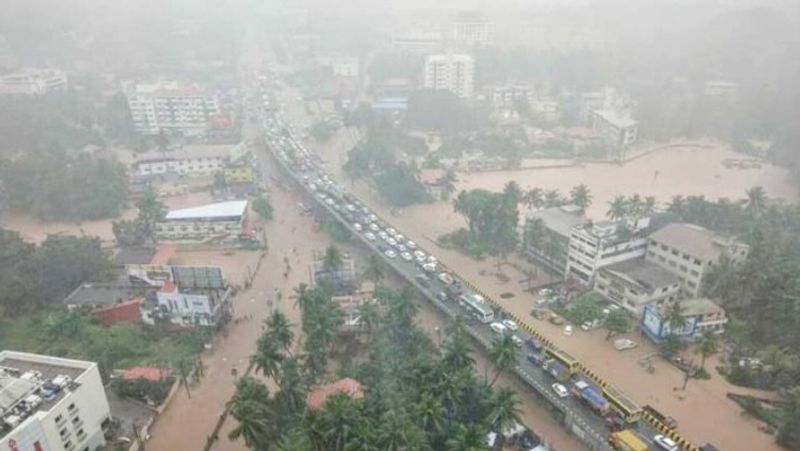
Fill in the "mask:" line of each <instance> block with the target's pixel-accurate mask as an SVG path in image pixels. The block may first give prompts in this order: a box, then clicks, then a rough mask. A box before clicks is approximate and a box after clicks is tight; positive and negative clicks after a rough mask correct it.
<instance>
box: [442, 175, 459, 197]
mask: <svg viewBox="0 0 800 451" xmlns="http://www.w3.org/2000/svg"><path fill="white" fill-rule="evenodd" d="M457 182H458V176H457V175H456V171H455V170H453V168H449V169H448V170H446V171H445V172H444V175H442V178H441V180H440V181H439V183H440V184H441V186H442V200H448V199H450V195H451V194H453V193H454V192H455V191H456V183H457Z"/></svg>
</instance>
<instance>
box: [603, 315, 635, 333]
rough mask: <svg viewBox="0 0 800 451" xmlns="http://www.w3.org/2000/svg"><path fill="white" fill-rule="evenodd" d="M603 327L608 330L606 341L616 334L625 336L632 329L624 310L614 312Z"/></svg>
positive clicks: (607, 317)
mask: <svg viewBox="0 0 800 451" xmlns="http://www.w3.org/2000/svg"><path fill="white" fill-rule="evenodd" d="M603 326H604V327H605V328H606V329H608V333H607V334H606V340H608V339H609V338H611V336H612V335H614V334H624V333H625V332H627V331H628V329H629V328H630V323H629V322H628V315H627V313H625V312H624V311H623V310H612V311H611V312H609V313H608V315H606V318H605V320H604V321H603Z"/></svg>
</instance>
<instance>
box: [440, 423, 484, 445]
mask: <svg viewBox="0 0 800 451" xmlns="http://www.w3.org/2000/svg"><path fill="white" fill-rule="evenodd" d="M445 451H486V437H485V431H484V430H483V429H482V428H481V427H480V426H479V425H477V424H474V423H468V424H459V425H458V429H457V430H456V431H455V434H454V435H453V436H452V437H450V438H449V439H447V441H446V442H445Z"/></svg>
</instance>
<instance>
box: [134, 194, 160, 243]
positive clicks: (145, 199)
mask: <svg viewBox="0 0 800 451" xmlns="http://www.w3.org/2000/svg"><path fill="white" fill-rule="evenodd" d="M136 208H137V209H138V210H139V216H138V219H139V220H140V221H142V223H143V224H144V228H145V231H146V233H147V236H148V237H150V238H151V239H152V238H153V237H154V236H155V230H156V228H155V227H156V223H158V222H160V221H162V220H164V217H165V216H166V215H167V208H166V207H165V206H164V204H163V203H161V201H159V200H158V197H157V196H156V193H155V191H153V190H152V189H148V190H147V191H145V192H144V194H142V197H141V198H140V199H139V200H138V201H137V202H136Z"/></svg>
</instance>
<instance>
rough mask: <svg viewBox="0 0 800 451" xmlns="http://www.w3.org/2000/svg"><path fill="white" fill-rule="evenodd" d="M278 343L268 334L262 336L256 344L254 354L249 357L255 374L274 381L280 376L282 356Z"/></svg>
mask: <svg viewBox="0 0 800 451" xmlns="http://www.w3.org/2000/svg"><path fill="white" fill-rule="evenodd" d="M279 346H280V345H279V343H278V342H277V341H276V340H275V339H274V338H272V337H271V336H270V335H269V334H262V335H261V337H259V339H258V342H257V344H256V353H255V354H253V355H252V356H251V357H250V360H251V361H252V362H253V365H254V366H255V370H256V372H259V371H260V372H261V373H262V374H263V375H264V376H267V377H271V378H273V379H276V378H277V377H278V376H279V375H280V371H281V364H282V363H283V360H284V356H283V354H282V353H281V349H280V347H279Z"/></svg>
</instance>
